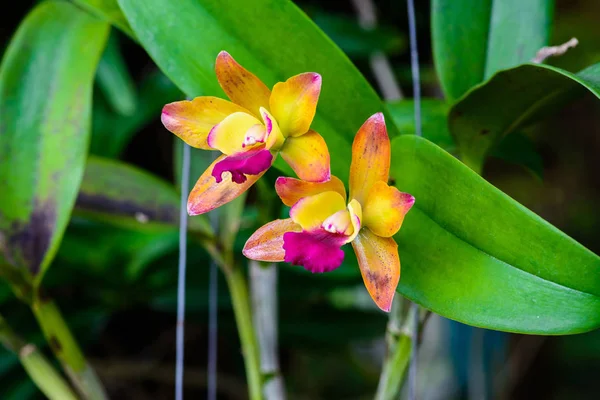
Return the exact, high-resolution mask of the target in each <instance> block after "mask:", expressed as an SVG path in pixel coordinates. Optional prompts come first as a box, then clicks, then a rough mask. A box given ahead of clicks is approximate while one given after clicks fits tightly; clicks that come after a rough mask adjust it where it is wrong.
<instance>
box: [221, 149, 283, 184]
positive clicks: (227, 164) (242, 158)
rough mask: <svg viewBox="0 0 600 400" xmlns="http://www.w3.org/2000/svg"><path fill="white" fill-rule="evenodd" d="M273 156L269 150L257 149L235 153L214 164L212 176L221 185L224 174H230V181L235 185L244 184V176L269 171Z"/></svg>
mask: <svg viewBox="0 0 600 400" xmlns="http://www.w3.org/2000/svg"><path fill="white" fill-rule="evenodd" d="M271 161H273V155H272V154H271V152H270V151H269V150H264V149H258V150H250V151H245V152H242V153H237V154H234V155H231V156H229V157H225V158H224V159H223V160H221V161H219V162H218V163H216V164H215V166H214V168H213V171H212V176H214V177H215V179H216V180H217V183H221V181H222V180H223V178H222V176H223V173H224V172H227V171H229V172H231V180H232V181H233V182H235V183H238V184H239V183H244V182H246V175H258V174H260V173H261V172H263V171H265V170H267V169H269V167H270V166H271Z"/></svg>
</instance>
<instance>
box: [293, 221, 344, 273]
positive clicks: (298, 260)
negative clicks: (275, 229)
mask: <svg viewBox="0 0 600 400" xmlns="http://www.w3.org/2000/svg"><path fill="white" fill-rule="evenodd" d="M346 238H347V236H346V235H343V234H338V233H329V232H327V231H325V230H324V229H316V230H313V231H302V232H287V233H285V234H284V235H283V249H284V250H285V262H288V263H290V264H293V265H300V266H302V267H304V269H306V270H307V271H310V272H312V273H321V272H329V271H333V270H334V269H336V268H337V267H339V266H340V265H342V261H344V252H343V251H342V249H341V248H340V247H342V245H343V244H344V243H345V241H346Z"/></svg>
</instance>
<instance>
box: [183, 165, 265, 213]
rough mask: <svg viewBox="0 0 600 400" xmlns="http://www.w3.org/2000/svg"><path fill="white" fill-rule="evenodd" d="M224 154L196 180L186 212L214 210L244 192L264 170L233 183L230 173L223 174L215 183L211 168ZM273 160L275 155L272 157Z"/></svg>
mask: <svg viewBox="0 0 600 400" xmlns="http://www.w3.org/2000/svg"><path fill="white" fill-rule="evenodd" d="M225 157H227V156H225V155H222V156H220V157H218V158H217V159H216V160H215V161H214V162H213V163H212V164H211V165H210V166H209V167H208V168H207V169H206V171H204V173H203V174H202V176H200V178H199V179H198V181H197V182H196V185H195V186H194V188H193V189H192V192H191V193H190V196H189V197H188V203H187V208H188V214H189V215H199V214H204V213H206V212H209V211H210V210H214V209H215V208H217V207H220V206H222V205H223V204H227V203H229V202H230V201H231V200H233V199H235V198H236V197H238V196H239V195H240V194H242V193H244V192H245V191H246V190H248V188H250V186H252V185H253V184H254V182H256V181H257V180H258V179H259V178H260V177H261V176H263V175H264V173H265V172H266V170H265V171H263V172H261V173H260V174H258V175H248V176H247V179H246V181H245V182H243V183H235V182H232V181H231V173H229V172H226V173H224V174H223V180H222V181H221V182H220V183H217V181H216V180H215V178H214V177H213V176H212V170H213V167H214V166H215V164H216V163H218V162H220V161H222V160H223V159H224V158H225ZM273 160H275V157H273Z"/></svg>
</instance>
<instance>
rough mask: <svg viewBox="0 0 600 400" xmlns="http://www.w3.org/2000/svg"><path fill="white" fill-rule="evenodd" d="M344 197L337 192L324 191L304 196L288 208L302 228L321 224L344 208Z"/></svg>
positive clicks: (306, 228)
mask: <svg viewBox="0 0 600 400" xmlns="http://www.w3.org/2000/svg"><path fill="white" fill-rule="evenodd" d="M345 209H346V204H345V203H344V198H343V197H342V196H341V195H340V194H339V193H337V192H324V193H319V194H316V195H314V196H310V197H304V198H303V199H301V200H300V201H298V202H297V203H296V204H295V205H294V206H293V207H292V208H291V210H290V217H292V219H293V220H294V222H295V223H297V224H299V225H300V226H301V227H302V229H304V230H311V229H314V228H318V227H320V226H321V224H322V223H323V221H325V220H326V219H327V218H328V217H329V216H331V215H333V214H335V213H336V212H338V211H341V210H345Z"/></svg>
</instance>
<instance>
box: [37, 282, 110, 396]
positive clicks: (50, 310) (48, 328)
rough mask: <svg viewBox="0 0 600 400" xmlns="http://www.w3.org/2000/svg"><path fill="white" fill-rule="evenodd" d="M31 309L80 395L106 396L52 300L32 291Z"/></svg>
mask: <svg viewBox="0 0 600 400" xmlns="http://www.w3.org/2000/svg"><path fill="white" fill-rule="evenodd" d="M32 310H33V313H34V314H35V317H36V318H37V320H38V323H39V324H40V327H41V328H42V332H43V333H44V337H45V338H46V341H47V342H48V344H49V345H50V348H51V349H52V351H53V352H54V355H55V356H56V358H58V360H59V361H60V362H61V364H62V366H63V369H64V370H65V372H66V373H67V375H68V376H69V378H70V379H71V382H72V383H73V385H75V387H76V388H77V390H78V391H79V392H80V393H81V395H82V396H83V398H84V399H87V400H104V399H107V398H108V397H107V395H106V392H105V391H104V387H103V386H102V383H101V382H100V379H99V378H98V376H97V375H96V372H95V371H94V370H93V369H92V367H91V366H90V365H89V364H88V363H87V361H86V359H85V357H84V355H83V353H82V352H81V349H80V348H79V345H78V344H77V342H76V340H75V338H74V337H73V335H72V334H71V331H70V330H69V327H68V326H67V324H66V322H65V320H64V318H63V316H62V314H61V313H60V310H59V309H58V307H57V306H56V304H55V303H54V301H52V300H51V299H47V298H41V297H40V295H39V294H35V295H34V298H33V304H32Z"/></svg>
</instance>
